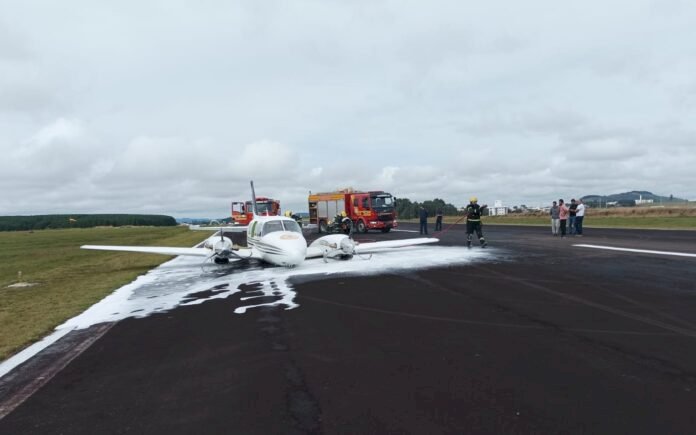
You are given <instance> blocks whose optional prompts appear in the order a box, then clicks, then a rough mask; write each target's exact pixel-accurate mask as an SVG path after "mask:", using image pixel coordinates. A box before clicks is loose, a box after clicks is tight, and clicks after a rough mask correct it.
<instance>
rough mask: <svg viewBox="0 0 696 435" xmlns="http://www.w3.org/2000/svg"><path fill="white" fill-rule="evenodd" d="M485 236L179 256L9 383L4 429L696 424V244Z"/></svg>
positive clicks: (611, 233) (82, 320)
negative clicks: (372, 250) (330, 254)
mask: <svg viewBox="0 0 696 435" xmlns="http://www.w3.org/2000/svg"><path fill="white" fill-rule="evenodd" d="M588 223H589V222H588ZM400 227H403V228H402V229H404V230H410V231H413V230H417V225H408V224H401V225H400ZM431 228H432V226H431ZM484 231H485V232H486V236H487V240H488V241H489V244H490V248H487V249H485V250H483V249H480V248H478V247H477V246H475V247H474V249H472V250H471V251H469V250H467V249H466V248H465V247H464V241H465V235H464V227H463V226H455V227H453V228H452V229H450V230H448V231H447V232H445V233H444V234H442V235H441V236H440V238H441V243H440V244H439V246H432V247H417V248H415V247H414V248H413V249H408V250H401V251H393V252H392V251H389V252H384V253H378V254H375V255H374V256H373V257H372V258H370V259H367V258H365V259H362V258H354V259H353V260H351V261H349V262H332V263H329V264H324V263H323V261H322V260H321V259H319V260H315V261H313V262H308V263H307V264H305V265H302V266H300V267H299V268H297V269H292V270H289V269H283V268H268V267H263V266H262V265H259V264H250V265H244V266H232V267H229V268H227V269H220V268H201V267H200V264H199V263H196V262H192V261H191V260H185V259H176V260H173V261H172V262H170V263H168V264H166V265H164V266H163V267H161V268H160V269H157V270H155V271H153V272H151V273H150V274H149V275H148V276H147V277H145V278H143V279H141V280H140V282H139V283H138V282H136V283H134V284H133V285H132V286H131V287H130V288H127V289H125V290H123V291H121V293H118V292H117V294H115V295H112V297H111V299H110V300H105V301H102V303H100V304H101V305H99V304H98V305H99V306H95V307H93V308H92V309H91V310H90V311H88V312H87V313H85V314H84V315H83V316H81V317H78V318H76V319H73V321H72V323H70V322H69V324H68V325H66V326H65V328H68V329H69V330H68V331H67V332H66V333H65V334H64V337H62V338H60V339H59V340H57V342H56V343H55V344H53V345H51V346H49V347H47V348H46V349H45V350H44V351H42V352H40V353H39V354H38V355H37V356H35V357H33V358H31V359H29V360H28V361H27V362H26V363H24V364H22V365H20V366H19V367H18V368H16V369H14V370H13V371H11V372H10V373H9V374H8V375H6V376H4V377H3V378H1V379H0V408H2V407H5V409H10V407H11V410H10V411H8V412H6V413H5V414H6V415H5V416H4V418H2V419H0V434H5V433H7V434H16V433H22V434H31V433H42V434H43V433H125V432H136V433H161V432H162V433H163V432H166V433H192V432H194V433H243V434H247V433H249V434H255V433H258V434H268V433H283V434H294V433H298V434H299V433H331V434H333V433H418V434H420V433H429V434H431V433H588V432H590V433H598V432H599V433H634V434H635V433H693V432H694V430H695V428H696V416H695V415H694V413H693V409H694V408H695V407H696V316H695V315H694V313H695V312H696V258H694V257H693V256H690V255H693V254H696V232H693V231H657V230H615V229H612V230H609V229H592V228H588V229H586V235H585V237H583V238H573V237H567V238H565V239H559V238H556V237H552V236H551V235H550V230H549V229H547V228H546V227H543V228H542V227H513V226H486V227H485V228H484ZM432 235H433V234H432V233H431V236H432ZM414 236H417V234H415V235H414V234H413V233H409V232H408V231H403V232H395V233H389V234H381V233H369V234H366V235H359V236H358V237H357V238H359V239H363V240H367V239H371V240H384V239H399V238H408V237H414ZM435 236H436V237H437V236H438V235H437V234H435ZM574 245H592V246H595V247H594V248H593V247H587V246H574ZM596 246H601V247H604V248H601V249H600V248H596ZM606 247H608V248H611V249H606ZM660 252H668V253H672V254H683V255H663V254H660ZM74 328H82V329H76V330H74ZM56 367H57V368H56ZM40 378H41V379H40ZM22 394H24V395H22ZM20 399H21V400H20ZM0 411H1V409H0ZM0 415H2V414H0Z"/></svg>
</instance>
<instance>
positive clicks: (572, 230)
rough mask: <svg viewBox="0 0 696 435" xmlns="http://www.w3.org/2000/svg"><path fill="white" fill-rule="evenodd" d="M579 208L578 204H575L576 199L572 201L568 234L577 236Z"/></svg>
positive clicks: (569, 207) (569, 210) (569, 209)
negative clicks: (576, 212) (576, 213)
mask: <svg viewBox="0 0 696 435" xmlns="http://www.w3.org/2000/svg"><path fill="white" fill-rule="evenodd" d="M577 208H578V203H577V202H575V198H573V199H571V200H570V206H568V212H569V213H570V215H569V216H568V234H575V210H576V209H577Z"/></svg>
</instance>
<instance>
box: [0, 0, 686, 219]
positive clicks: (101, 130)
mask: <svg viewBox="0 0 696 435" xmlns="http://www.w3.org/2000/svg"><path fill="white" fill-rule="evenodd" d="M0 10H2V14H0V152H1V153H2V157H1V158H0V215H28V214H51V213H158V214H167V215H171V216H175V217H223V216H227V215H228V214H229V204H230V202H231V201H239V200H247V199H249V197H250V192H249V180H251V179H253V180H254V183H255V185H256V191H257V194H258V195H262V196H269V197H273V198H277V199H279V200H280V201H281V206H282V207H283V209H284V210H288V209H291V210H294V211H306V210H307V194H308V193H309V191H313V192H320V191H331V190H334V189H339V188H345V187H353V188H354V189H357V190H385V191H388V192H391V193H392V194H393V195H394V196H396V197H402V198H410V199H411V200H414V201H423V200H428V199H433V198H442V199H444V200H446V201H447V202H449V203H452V204H454V205H456V206H463V205H465V204H466V203H467V202H468V198H469V197H470V196H472V195H476V196H478V198H479V202H480V203H489V204H492V203H493V201H495V200H502V201H503V204H505V205H509V206H512V205H519V204H526V205H529V206H537V205H541V204H547V203H549V202H550V201H552V200H553V199H558V198H570V197H581V196H584V195H589V194H610V193H618V192H624V191H630V190H648V191H651V192H653V193H656V194H662V195H670V194H672V195H674V196H676V197H682V198H687V199H696V169H694V168H696V124H695V123H694V120H696V74H695V73H694V72H695V71H696V26H694V25H693V23H695V22H696V3H694V2H691V1H680V0H659V1H652V0H651V1H646V0H630V1H629V0H625V1H624V0H617V1H606V0H605V1H595V0H588V1H584V2H572V3H570V2H557V1H546V0H544V1H535V0H530V1H526V2H511V1H499V0H491V1H487V2H480V1H476V2H474V1H468V0H467V1H462V0H459V1H429V2H423V1H409V0H402V1H380V0H369V1H367V0H366V1H361V0H356V1H337V0H336V1H332V0H324V1H318V0H314V1H309V0H295V1H291V2H288V1H273V0H268V1H258V0H249V1H246V0H243V1H233V0H225V1H217V0H201V1H176V0H174V1H171V0H170V1H147V0H139V1H130V0H122V1H118V2H94V1H86V0H85V1H77V0H76V1H72V0H66V1H63V2H54V1H32V0H25V1H22V2H18V1H11V0H0Z"/></svg>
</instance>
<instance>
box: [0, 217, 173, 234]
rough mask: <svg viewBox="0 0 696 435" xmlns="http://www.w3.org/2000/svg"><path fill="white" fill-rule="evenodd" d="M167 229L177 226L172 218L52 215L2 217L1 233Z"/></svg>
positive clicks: (0, 219) (0, 218)
mask: <svg viewBox="0 0 696 435" xmlns="http://www.w3.org/2000/svg"><path fill="white" fill-rule="evenodd" d="M126 225H129V226H154V227H167V226H175V225H177V223H176V220H175V219H174V218H173V217H171V216H164V215H154V214H70V215H68V214H50V215H36V216H0V231H28V230H44V229H49V228H53V229H55V228H91V227H101V226H105V227H121V226H126Z"/></svg>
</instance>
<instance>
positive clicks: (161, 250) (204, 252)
mask: <svg viewBox="0 0 696 435" xmlns="http://www.w3.org/2000/svg"><path fill="white" fill-rule="evenodd" d="M80 248H81V249H94V250H98V251H126V252H144V253H146V254H162V255H191V256H195V257H208V256H209V255H210V254H211V253H212V251H211V250H210V249H207V248H172V247H166V246H108V245H82V246H80Z"/></svg>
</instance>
